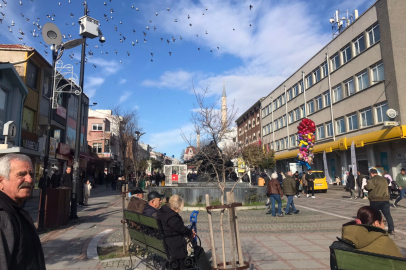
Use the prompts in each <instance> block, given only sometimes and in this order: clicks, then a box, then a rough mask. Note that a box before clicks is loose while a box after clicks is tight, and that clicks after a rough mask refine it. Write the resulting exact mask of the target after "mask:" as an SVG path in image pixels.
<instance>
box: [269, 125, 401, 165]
mask: <svg viewBox="0 0 406 270" xmlns="http://www.w3.org/2000/svg"><path fill="white" fill-rule="evenodd" d="M404 138H406V125H403V126H398V127H392V128H387V129H382V130H378V131H374V132H370V133H366V134H362V135H358V136H354V137H348V138H347V137H344V138H341V139H339V140H337V141H333V142H328V143H322V144H316V145H315V146H314V147H313V153H315V154H317V153H323V152H324V151H326V153H330V152H332V151H337V150H347V149H349V148H351V144H352V142H354V144H355V145H356V147H363V146H364V145H368V144H375V143H380V142H386V141H393V140H398V139H404ZM297 153H298V149H295V150H291V151H287V152H282V153H275V160H282V159H289V158H295V157H296V156H297Z"/></svg>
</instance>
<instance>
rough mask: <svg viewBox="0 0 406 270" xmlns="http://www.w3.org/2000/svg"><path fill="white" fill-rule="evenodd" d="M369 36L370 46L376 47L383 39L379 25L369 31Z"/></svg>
mask: <svg viewBox="0 0 406 270" xmlns="http://www.w3.org/2000/svg"><path fill="white" fill-rule="evenodd" d="M368 36H369V46H372V45H374V44H375V43H376V42H378V41H379V40H380V39H381V34H380V32H379V24H377V25H375V26H374V27H372V29H371V30H369V31H368Z"/></svg>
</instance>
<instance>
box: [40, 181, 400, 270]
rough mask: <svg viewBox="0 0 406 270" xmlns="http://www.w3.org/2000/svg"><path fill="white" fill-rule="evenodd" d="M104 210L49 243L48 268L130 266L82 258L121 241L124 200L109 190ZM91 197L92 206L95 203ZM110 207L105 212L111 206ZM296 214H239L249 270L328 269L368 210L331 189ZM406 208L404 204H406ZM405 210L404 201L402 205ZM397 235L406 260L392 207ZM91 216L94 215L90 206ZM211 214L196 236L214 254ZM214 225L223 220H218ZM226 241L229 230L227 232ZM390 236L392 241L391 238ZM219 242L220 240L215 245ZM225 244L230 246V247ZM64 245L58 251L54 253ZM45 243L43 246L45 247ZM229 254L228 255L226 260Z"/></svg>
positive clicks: (201, 219) (202, 218)
mask: <svg viewBox="0 0 406 270" xmlns="http://www.w3.org/2000/svg"><path fill="white" fill-rule="evenodd" d="M105 192H106V197H105V198H104V197H99V199H98V200H101V199H100V198H104V199H103V201H104V205H105V206H106V207H105V208H100V209H99V208H98V207H94V210H93V213H92V214H91V215H89V216H88V218H87V220H86V221H85V222H83V223H79V224H78V225H75V227H74V228H71V229H70V230H68V231H66V232H65V233H64V234H62V235H59V236H58V237H57V239H52V237H51V240H48V241H47V242H49V243H52V244H49V246H48V248H53V250H52V251H48V253H47V254H48V255H47V259H46V262H47V269H124V268H125V265H129V259H128V258H122V259H113V260H104V261H98V260H87V259H85V258H84V257H83V254H84V253H85V250H86V245H87V244H88V243H89V242H90V240H91V239H92V237H94V236H95V235H97V234H98V233H100V232H102V231H104V230H106V229H115V230H114V231H113V232H112V233H110V234H108V235H107V236H106V237H103V238H102V239H101V240H100V242H99V244H106V243H116V242H122V241H123V239H122V227H121V224H120V220H121V218H122V213H121V207H120V205H121V201H120V200H119V199H120V198H119V196H118V195H117V194H118V193H114V192H111V191H105ZM92 199H95V200H96V198H90V204H92ZM108 204H109V206H108V207H107V205H108ZM295 204H296V208H297V209H299V210H300V213H299V214H298V215H291V216H286V217H283V218H278V217H271V216H269V215H265V210H246V211H239V212H238V218H239V226H240V233H241V236H242V248H243V255H244V259H245V260H246V261H248V262H249V263H250V266H251V267H250V268H251V269H260V270H261V269H263V270H266V269H329V250H328V247H329V246H330V245H331V243H332V242H333V241H334V240H335V238H336V237H337V236H340V234H341V225H342V224H343V223H345V222H347V220H349V219H351V218H353V217H354V216H355V214H356V212H357V210H358V208H359V207H361V206H363V205H367V204H368V201H367V200H355V201H354V200H349V196H348V193H346V192H345V191H344V190H343V189H342V188H333V189H331V190H329V191H328V193H326V194H321V193H320V194H319V193H317V194H316V199H311V198H303V197H301V198H300V199H295ZM403 204H404V205H406V202H404V203H403ZM401 205H402V202H401ZM391 211H392V215H393V218H394V221H395V230H396V231H397V234H396V235H395V236H393V239H394V240H395V242H396V243H397V244H398V246H399V247H400V249H401V251H402V252H403V253H404V254H405V255H406V218H405V214H406V212H405V211H406V207H405V208H403V207H399V208H395V209H394V208H391ZM88 212H92V209H91V207H90V208H89V211H88ZM189 215H190V212H183V213H182V217H183V218H184V221H185V223H186V224H187V223H188V222H189ZM207 222H208V221H207V214H206V213H205V212H203V211H201V212H200V213H199V215H198V235H199V236H200V238H201V240H202V246H203V248H204V249H205V250H206V251H207V252H208V255H209V256H210V257H211V253H210V242H209V235H208V229H207V228H208V225H207V224H208V223H207ZM213 223H214V224H218V223H219V217H218V216H214V219H213ZM214 227H215V239H220V234H219V233H220V230H219V226H214ZM226 237H227V231H226ZM391 237H392V236H391ZM216 241H217V240H216ZM229 245H230V244H229V243H228V241H226V247H229ZM58 246H60V248H58V249H57V248H56V247H58ZM220 247H221V243H220V241H217V242H216V253H217V256H218V260H219V259H220V258H219V256H221V254H220V253H221V248H220ZM46 248H47V243H45V248H44V250H46ZM229 258H230V254H229V253H227V260H229Z"/></svg>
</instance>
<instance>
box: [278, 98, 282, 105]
mask: <svg viewBox="0 0 406 270" xmlns="http://www.w3.org/2000/svg"><path fill="white" fill-rule="evenodd" d="M282 104H283V103H282V96H280V97H278V107H280V106H282Z"/></svg>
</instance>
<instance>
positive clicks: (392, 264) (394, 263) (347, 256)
mask: <svg viewBox="0 0 406 270" xmlns="http://www.w3.org/2000/svg"><path fill="white" fill-rule="evenodd" d="M334 253H335V256H336V258H337V266H338V268H339V269H368V270H382V269H392V270H398V269H399V270H401V269H402V270H403V269H406V261H403V260H395V259H390V258H382V257H378V256H372V255H367V254H360V253H354V252H348V251H343V250H339V249H334Z"/></svg>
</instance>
